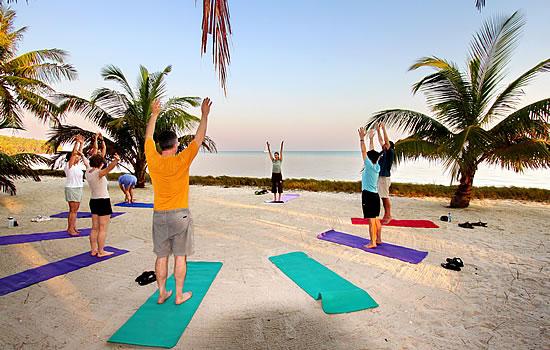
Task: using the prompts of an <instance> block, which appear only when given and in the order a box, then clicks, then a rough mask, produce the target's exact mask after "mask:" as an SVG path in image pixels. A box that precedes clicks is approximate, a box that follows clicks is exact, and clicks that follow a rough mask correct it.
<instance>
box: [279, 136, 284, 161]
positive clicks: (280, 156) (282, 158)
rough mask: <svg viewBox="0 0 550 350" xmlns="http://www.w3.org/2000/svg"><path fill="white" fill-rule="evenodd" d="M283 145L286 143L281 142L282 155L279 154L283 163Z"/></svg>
mask: <svg viewBox="0 0 550 350" xmlns="http://www.w3.org/2000/svg"><path fill="white" fill-rule="evenodd" d="M283 143H284V141H281V153H280V154H279V159H280V160H281V162H282V161H283Z"/></svg>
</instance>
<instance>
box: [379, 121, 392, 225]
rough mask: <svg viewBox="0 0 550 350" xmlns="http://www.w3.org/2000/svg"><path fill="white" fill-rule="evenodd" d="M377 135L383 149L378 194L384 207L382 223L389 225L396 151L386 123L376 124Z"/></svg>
mask: <svg viewBox="0 0 550 350" xmlns="http://www.w3.org/2000/svg"><path fill="white" fill-rule="evenodd" d="M380 127H382V131H383V133H384V139H383V140H382V135H381V133H380ZM376 133H377V134H378V142H379V143H380V146H381V147H382V156H381V157H380V160H379V161H378V164H380V174H379V176H378V184H377V188H378V194H379V195H380V198H382V205H383V206H384V216H383V217H382V223H383V224H387V223H388V222H390V221H391V220H392V216H391V204H390V185H391V179H390V176H391V173H390V170H391V167H392V165H393V161H394V159H395V151H394V145H393V142H391V141H390V140H389V138H388V133H387V132H386V126H385V125H384V123H380V124H378V123H376Z"/></svg>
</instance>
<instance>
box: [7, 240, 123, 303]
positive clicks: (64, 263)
mask: <svg viewBox="0 0 550 350" xmlns="http://www.w3.org/2000/svg"><path fill="white" fill-rule="evenodd" d="M105 250H106V251H108V252H113V253H114V254H113V255H109V256H105V257H103V258H98V257H95V256H91V255H90V252H86V253H82V254H79V255H75V256H71V257H70V258H67V259H63V260H59V261H56V262H53V263H49V264H46V265H43V266H39V267H36V268H34V269H29V270H26V271H23V272H19V273H16V274H15V275H11V276H7V277H4V278H0V296H2V295H6V294H8V293H11V292H15V291H17V290H19V289H23V288H26V287H28V286H30V285H32V284H35V283H38V282H42V281H46V280H49V279H50V278H53V277H56V276H59V275H63V274H66V273H68V272H72V271H75V270H78V269H81V268H83V267H86V266H89V265H92V264H96V263H98V262H102V261H105V260H108V259H111V258H114V257H115V256H119V255H122V254H126V253H128V251H127V250H124V249H117V248H114V247H105Z"/></svg>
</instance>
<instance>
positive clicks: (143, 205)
mask: <svg viewBox="0 0 550 350" xmlns="http://www.w3.org/2000/svg"><path fill="white" fill-rule="evenodd" d="M115 205H116V206H117V207H127V208H153V203H139V202H134V203H130V204H128V203H126V202H122V203H117V204H115Z"/></svg>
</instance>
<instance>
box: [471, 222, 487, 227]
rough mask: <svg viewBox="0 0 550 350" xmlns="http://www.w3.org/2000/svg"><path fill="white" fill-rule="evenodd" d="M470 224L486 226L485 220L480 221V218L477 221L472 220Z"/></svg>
mask: <svg viewBox="0 0 550 350" xmlns="http://www.w3.org/2000/svg"><path fill="white" fill-rule="evenodd" d="M472 225H473V226H482V227H487V223H486V222H481V220H479V221H478V222H472Z"/></svg>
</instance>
